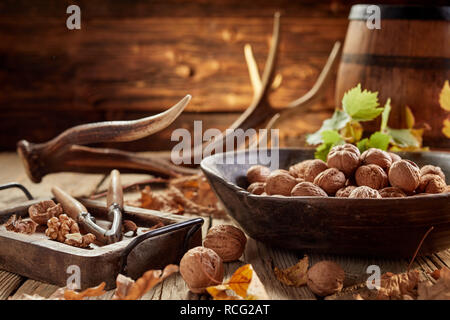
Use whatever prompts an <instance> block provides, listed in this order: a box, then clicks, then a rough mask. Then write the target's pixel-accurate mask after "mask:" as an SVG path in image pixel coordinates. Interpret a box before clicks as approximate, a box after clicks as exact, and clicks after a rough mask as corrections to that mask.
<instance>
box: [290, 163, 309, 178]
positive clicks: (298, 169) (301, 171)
mask: <svg viewBox="0 0 450 320" xmlns="http://www.w3.org/2000/svg"><path fill="white" fill-rule="evenodd" d="M312 161H313V160H312V159H309V160H304V161H302V162H299V163H296V164H294V165H293V166H290V167H289V173H290V174H291V175H292V176H293V177H295V178H300V179H305V170H306V167H307V165H308V164H309V163H310V162H312Z"/></svg>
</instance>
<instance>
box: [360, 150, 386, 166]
mask: <svg viewBox="0 0 450 320" xmlns="http://www.w3.org/2000/svg"><path fill="white" fill-rule="evenodd" d="M361 163H362V164H376V165H378V166H380V167H381V168H382V169H383V170H385V171H387V170H388V169H389V167H390V166H391V164H392V158H391V156H390V155H389V153H387V152H386V151H383V150H381V149H377V148H370V149H368V150H366V151H364V152H363V153H362V154H361Z"/></svg>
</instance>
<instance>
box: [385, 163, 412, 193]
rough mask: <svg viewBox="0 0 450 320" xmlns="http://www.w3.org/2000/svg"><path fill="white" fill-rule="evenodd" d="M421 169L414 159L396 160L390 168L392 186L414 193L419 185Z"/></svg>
mask: <svg viewBox="0 0 450 320" xmlns="http://www.w3.org/2000/svg"><path fill="white" fill-rule="evenodd" d="M419 179H420V170H419V167H418V166H417V165H416V164H415V163H414V162H412V161H409V160H400V161H397V162H394V163H393V164H392V165H391V168H390V169H389V182H390V183H391V186H393V187H397V188H400V189H402V190H403V191H404V192H406V193H412V192H413V191H414V190H416V188H417V187H418V186H419Z"/></svg>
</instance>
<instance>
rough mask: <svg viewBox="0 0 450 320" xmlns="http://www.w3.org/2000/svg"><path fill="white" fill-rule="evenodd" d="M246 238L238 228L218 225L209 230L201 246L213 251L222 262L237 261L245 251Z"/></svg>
mask: <svg viewBox="0 0 450 320" xmlns="http://www.w3.org/2000/svg"><path fill="white" fill-rule="evenodd" d="M246 243H247V238H246V237H245V234H244V233H243V232H242V231H241V230H240V229H238V228H236V227H234V226H231V225H218V226H215V227H212V228H211V229H209V231H208V233H207V235H206V237H205V241H204V242H203V246H204V247H205V248H209V249H212V250H214V251H215V252H216V253H217V254H218V255H219V257H220V258H222V260H223V261H224V262H229V261H235V260H238V259H239V258H240V257H241V256H242V253H243V252H244V250H245V245H246Z"/></svg>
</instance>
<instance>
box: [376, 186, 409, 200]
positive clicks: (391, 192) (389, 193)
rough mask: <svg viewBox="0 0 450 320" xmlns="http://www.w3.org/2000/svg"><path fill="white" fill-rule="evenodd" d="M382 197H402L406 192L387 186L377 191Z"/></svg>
mask: <svg viewBox="0 0 450 320" xmlns="http://www.w3.org/2000/svg"><path fill="white" fill-rule="evenodd" d="M379 193H380V196H381V197H382V198H404V197H406V193H404V192H403V191H402V190H401V189H399V188H396V187H387V188H383V189H381V190H380V191H379Z"/></svg>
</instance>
